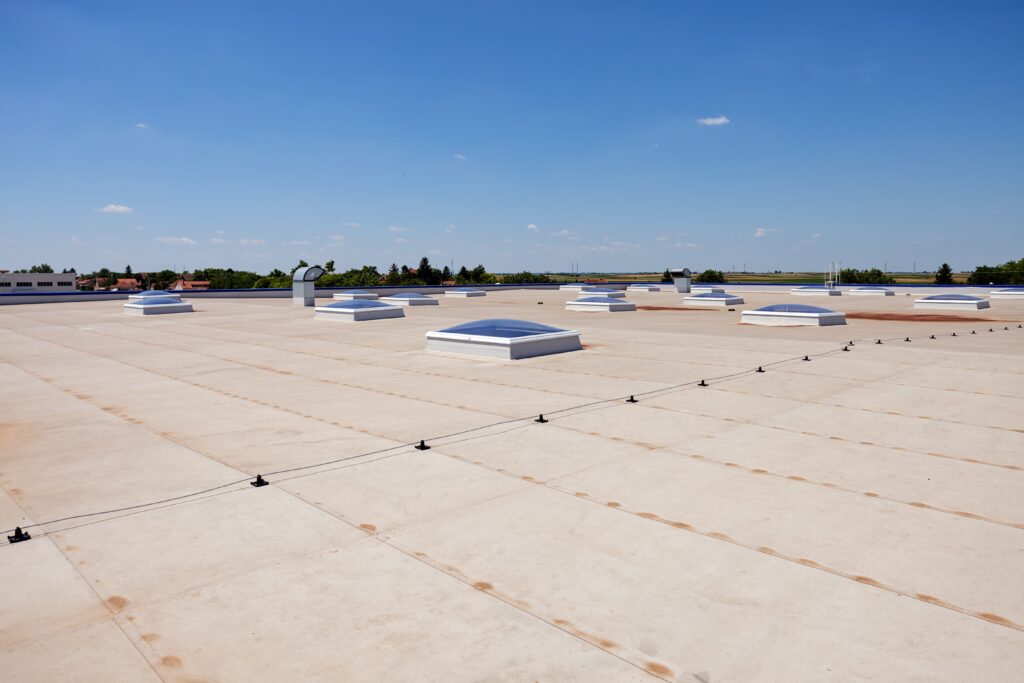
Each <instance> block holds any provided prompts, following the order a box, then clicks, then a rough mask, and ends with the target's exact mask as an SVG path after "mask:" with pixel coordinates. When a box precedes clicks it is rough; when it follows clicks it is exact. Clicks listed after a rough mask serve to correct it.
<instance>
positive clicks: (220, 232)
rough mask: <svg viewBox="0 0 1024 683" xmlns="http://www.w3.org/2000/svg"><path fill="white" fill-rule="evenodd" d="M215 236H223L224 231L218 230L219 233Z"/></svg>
mask: <svg viewBox="0 0 1024 683" xmlns="http://www.w3.org/2000/svg"><path fill="white" fill-rule="evenodd" d="M214 234H215V235H223V234H224V231H223V230H218V231H217V232H215V233H214Z"/></svg>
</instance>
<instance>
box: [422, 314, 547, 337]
mask: <svg viewBox="0 0 1024 683" xmlns="http://www.w3.org/2000/svg"><path fill="white" fill-rule="evenodd" d="M438 331H439V332H445V333H447V334H471V335H474V336H478V337H500V338H502V339H515V338H517V337H530V336H534V335H538V334H552V333H555V332H565V331H566V330H563V329H562V328H560V327H551V326H550V325H542V324H541V323H534V322H530V321H529V320H511V319H508V318H488V319H486V320H474V321H473V322H471V323H462V324H461V325H455V326H453V327H448V328H445V329H443V330H438Z"/></svg>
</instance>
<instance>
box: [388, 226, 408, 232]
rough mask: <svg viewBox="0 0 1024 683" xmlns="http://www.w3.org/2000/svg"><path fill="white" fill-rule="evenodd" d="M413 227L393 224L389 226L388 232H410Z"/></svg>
mask: <svg viewBox="0 0 1024 683" xmlns="http://www.w3.org/2000/svg"><path fill="white" fill-rule="evenodd" d="M410 230H412V228H407V227H405V226H404V225H392V226H391V227H390V228H388V232H409V231H410Z"/></svg>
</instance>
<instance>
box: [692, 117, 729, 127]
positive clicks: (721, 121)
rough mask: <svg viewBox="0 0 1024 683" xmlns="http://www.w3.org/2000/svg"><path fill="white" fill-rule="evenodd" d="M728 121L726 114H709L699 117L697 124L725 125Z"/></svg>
mask: <svg viewBox="0 0 1024 683" xmlns="http://www.w3.org/2000/svg"><path fill="white" fill-rule="evenodd" d="M727 123H729V119H728V118H727V117H725V116H709V117H707V118H703V119H697V125H699V126H724V125H725V124H727Z"/></svg>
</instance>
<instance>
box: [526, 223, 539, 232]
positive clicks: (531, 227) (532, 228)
mask: <svg viewBox="0 0 1024 683" xmlns="http://www.w3.org/2000/svg"><path fill="white" fill-rule="evenodd" d="M526 229H527V230H529V231H531V232H537V231H539V230H540V228H538V227H537V224H536V223H530V224H529V225H527V226H526Z"/></svg>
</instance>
